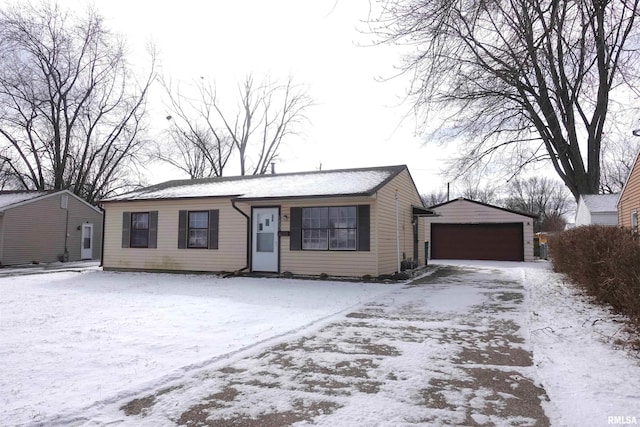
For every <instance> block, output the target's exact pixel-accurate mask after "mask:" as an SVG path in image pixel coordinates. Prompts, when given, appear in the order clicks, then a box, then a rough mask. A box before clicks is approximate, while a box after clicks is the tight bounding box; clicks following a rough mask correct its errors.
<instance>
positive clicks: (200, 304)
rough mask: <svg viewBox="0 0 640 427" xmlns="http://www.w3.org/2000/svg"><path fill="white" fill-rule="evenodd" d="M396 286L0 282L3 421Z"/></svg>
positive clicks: (53, 409) (112, 392) (99, 279)
mask: <svg viewBox="0 0 640 427" xmlns="http://www.w3.org/2000/svg"><path fill="white" fill-rule="evenodd" d="M398 286H400V285H383V284H363V283H344V282H318V281H301V280H277V279H255V278H251V279H250V278H230V279H221V278H216V277H213V276H209V275H205V276H198V275H169V274H133V273H115V272H103V271H88V272H84V273H71V272H61V273H49V274H38V275H30V276H18V277H3V278H0V419H1V420H2V421H0V424H2V425H7V426H8V425H29V424H34V425H35V424H37V423H38V422H42V421H43V420H47V419H48V418H50V417H53V416H57V415H60V414H64V413H73V412H77V411H81V410H82V409H83V408H85V407H88V406H91V405H93V404H95V403H96V402H109V401H113V400H118V399H121V398H124V397H126V396H128V395H131V394H135V393H137V392H139V390H140V389H144V388H147V387H152V386H153V385H154V384H156V383H163V382H165V381H167V380H170V379H171V378H179V377H180V376H181V375H183V374H184V373H185V372H189V371H192V370H194V369H197V368H198V367H200V366H206V365H208V364H210V363H212V362H214V361H216V360H219V359H224V358H226V357H229V356H230V355H233V354H234V353H237V352H240V351H243V350H247V349H248V348H251V347H256V346H258V347H259V345H260V344H261V343H265V342H267V341H269V340H272V339H274V338H275V337H278V336H282V335H285V334H288V333H291V332H294V331H297V330H301V329H304V328H305V327H308V326H310V325H314V324H319V325H320V324H322V321H323V320H325V319H328V318H330V317H331V316H333V315H335V314H337V313H340V312H342V311H344V310H347V309H349V308H350V307H352V306H354V305H358V304H361V303H363V302H365V301H368V300H371V299H373V298H375V297H376V296H377V295H380V294H381V293H385V292H389V291H391V290H393V289H397V288H398Z"/></svg>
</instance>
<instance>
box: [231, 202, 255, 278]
mask: <svg viewBox="0 0 640 427" xmlns="http://www.w3.org/2000/svg"><path fill="white" fill-rule="evenodd" d="M231 206H233V209H235V210H237V211H238V212H240V214H241V215H242V216H243V217H245V218H246V219H247V265H245V266H244V267H242V268H241V269H240V270H238V271H244V270H248V269H249V259H250V258H251V218H250V217H249V215H247V214H246V213H244V212H242V210H240V208H239V207H237V206H236V201H235V200H233V199H231Z"/></svg>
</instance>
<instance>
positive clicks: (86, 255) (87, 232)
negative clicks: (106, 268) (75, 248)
mask: <svg viewBox="0 0 640 427" xmlns="http://www.w3.org/2000/svg"><path fill="white" fill-rule="evenodd" d="M80 244H81V246H80V258H81V259H92V258H93V224H82V240H81V242H80Z"/></svg>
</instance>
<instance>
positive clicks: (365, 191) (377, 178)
mask: <svg viewBox="0 0 640 427" xmlns="http://www.w3.org/2000/svg"><path fill="white" fill-rule="evenodd" d="M406 168H407V167H406V166H404V165H401V166H383V167H373V168H363V169H342V170H332V171H315V172H297V173H284V174H274V175H254V176H238V177H220V178H207V179H196V180H177V181H168V182H164V183H162V184H157V185H153V186H151V187H146V188H143V189H140V190H136V191H132V192H130V193H126V194H122V195H119V196H115V197H111V198H108V199H105V200H102V201H103V202H110V201H121V200H154V199H182V198H197V197H234V198H237V199H283V198H301V197H328V196H359V195H372V194H374V193H375V192H376V191H378V189H380V187H382V186H383V185H384V184H386V183H387V182H388V181H389V180H391V179H392V178H393V177H395V176H396V175H398V174H399V173H400V172H402V171H403V170H405V169H406Z"/></svg>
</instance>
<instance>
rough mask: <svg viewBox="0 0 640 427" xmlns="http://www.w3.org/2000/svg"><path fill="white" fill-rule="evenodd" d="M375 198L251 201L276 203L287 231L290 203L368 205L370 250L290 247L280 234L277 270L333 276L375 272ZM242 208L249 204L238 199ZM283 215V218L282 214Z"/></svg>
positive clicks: (261, 203) (322, 205) (287, 237)
mask: <svg viewBox="0 0 640 427" xmlns="http://www.w3.org/2000/svg"><path fill="white" fill-rule="evenodd" d="M374 202H375V198H372V197H344V198H340V197H335V198H317V199H290V200H285V201H281V203H277V202H268V201H264V202H257V203H255V202H254V203H252V205H253V206H254V207H260V206H280V218H281V221H280V229H281V231H284V232H285V234H286V232H289V231H290V226H291V223H290V218H291V208H292V207H301V208H304V207H326V206H356V205H370V206H371V211H370V215H371V218H370V221H371V223H370V228H371V230H370V238H371V242H370V246H371V250H370V251H312V250H300V251H290V250H289V244H290V240H289V239H290V236H281V237H280V271H281V272H285V271H288V272H291V273H294V274H308V275H319V274H322V273H327V274H329V275H333V276H364V275H371V276H377V275H378V274H379V273H378V267H377V252H376V238H375V227H374V224H375V217H376V214H375V209H374ZM238 205H239V206H240V205H242V206H243V211H245V212H250V211H251V208H250V205H248V204H245V203H241V204H238ZM285 217H286V218H287V219H286V220H285V219H284V218H285Z"/></svg>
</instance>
